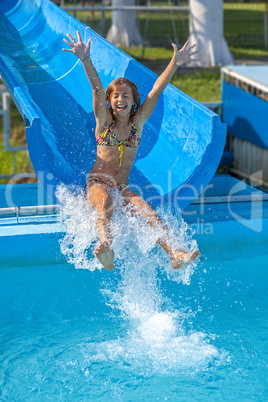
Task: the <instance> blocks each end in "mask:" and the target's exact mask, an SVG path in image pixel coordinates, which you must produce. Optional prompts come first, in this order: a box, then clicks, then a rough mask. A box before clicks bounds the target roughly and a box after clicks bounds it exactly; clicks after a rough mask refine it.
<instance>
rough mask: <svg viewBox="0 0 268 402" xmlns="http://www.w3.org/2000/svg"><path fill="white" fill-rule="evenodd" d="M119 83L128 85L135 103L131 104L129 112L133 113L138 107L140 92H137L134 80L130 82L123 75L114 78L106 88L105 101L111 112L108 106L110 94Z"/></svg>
mask: <svg viewBox="0 0 268 402" xmlns="http://www.w3.org/2000/svg"><path fill="white" fill-rule="evenodd" d="M120 85H127V86H128V87H130V88H131V92H132V95H133V99H134V103H135V104H134V105H133V106H132V109H131V112H130V114H131V115H133V114H134V113H135V112H136V110H137V109H138V107H139V106H140V94H139V92H138V88H137V85H136V84H135V82H132V81H130V80H128V79H127V78H124V77H121V78H116V79H115V80H113V81H112V82H111V83H110V84H109V85H108V87H107V88H106V91H105V98H106V101H107V102H108V106H109V109H110V111H111V113H112V112H113V111H112V109H111V106H110V96H111V94H112V93H113V92H114V91H115V89H116V88H117V87H119V86H120Z"/></svg>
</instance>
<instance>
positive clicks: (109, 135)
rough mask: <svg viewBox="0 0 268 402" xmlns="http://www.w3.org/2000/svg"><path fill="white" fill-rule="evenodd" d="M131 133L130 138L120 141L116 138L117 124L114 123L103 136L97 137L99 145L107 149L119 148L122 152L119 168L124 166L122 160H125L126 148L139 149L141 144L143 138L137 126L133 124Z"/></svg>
mask: <svg viewBox="0 0 268 402" xmlns="http://www.w3.org/2000/svg"><path fill="white" fill-rule="evenodd" d="M131 124H132V125H131V132H130V134H129V136H128V138H127V139H126V140H124V141H119V140H118V138H117V137H116V134H115V131H114V128H115V122H114V121H113V122H112V123H111V124H110V126H109V127H108V128H107V129H106V130H105V131H104V132H103V133H101V134H99V135H98V136H97V137H96V143H97V145H102V146H106V147H114V146H117V147H118V151H119V152H120V154H119V166H121V164H122V159H123V153H124V151H125V147H128V148H138V147H139V145H140V142H141V137H140V135H139V134H138V133H137V127H136V126H135V124H134V123H133V122H132V123H131Z"/></svg>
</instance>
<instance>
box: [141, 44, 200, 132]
mask: <svg viewBox="0 0 268 402" xmlns="http://www.w3.org/2000/svg"><path fill="white" fill-rule="evenodd" d="M188 44H189V42H188V41H187V42H186V43H185V44H184V46H183V47H182V48H181V50H178V48H177V46H176V45H175V44H174V43H172V46H173V49H174V54H173V57H172V59H171V61H170V63H169V65H168V66H167V68H166V69H165V71H164V72H163V73H162V74H161V75H160V76H159V77H158V78H157V80H156V81H155V83H154V86H153V89H152V90H151V91H150V92H149V94H148V95H147V97H146V99H145V101H144V103H143V104H142V105H141V106H140V107H139V108H138V110H137V112H136V116H135V118H136V119H137V121H139V124H140V125H143V124H144V123H145V121H146V120H147V119H149V117H150V116H151V114H152V113H153V111H154V109H155V107H156V104H157V101H158V99H159V96H160V95H161V93H162V92H163V90H164V89H165V88H166V86H167V85H168V83H169V82H170V80H171V78H172V77H173V75H174V73H175V72H176V70H177V68H178V67H179V66H181V65H182V64H184V63H187V62H188V61H193V60H194V61H195V60H196V59H192V56H193V55H194V54H197V53H199V52H198V51H193V50H192V49H193V48H194V47H195V46H196V45H193V46H191V47H190V48H189V49H187V46H188Z"/></svg>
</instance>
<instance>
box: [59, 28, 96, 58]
mask: <svg viewBox="0 0 268 402" xmlns="http://www.w3.org/2000/svg"><path fill="white" fill-rule="evenodd" d="M67 36H68V38H69V39H70V41H71V42H69V41H68V40H67V39H65V38H64V39H63V40H64V42H65V43H67V45H69V46H71V48H72V49H62V50H64V51H65V52H71V53H73V54H75V55H76V56H77V57H78V58H79V59H80V60H81V61H85V60H86V59H89V51H90V44H91V40H92V38H90V39H89V40H88V41H87V44H86V45H84V43H83V42H82V39H81V35H80V32H79V31H77V38H78V42H76V41H75V40H74V38H72V37H71V35H70V34H67Z"/></svg>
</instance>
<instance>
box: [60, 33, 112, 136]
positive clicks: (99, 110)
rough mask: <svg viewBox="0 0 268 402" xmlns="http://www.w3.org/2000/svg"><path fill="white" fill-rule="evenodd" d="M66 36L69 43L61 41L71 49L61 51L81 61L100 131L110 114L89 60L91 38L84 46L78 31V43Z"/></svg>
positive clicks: (95, 72) (99, 82)
mask: <svg viewBox="0 0 268 402" xmlns="http://www.w3.org/2000/svg"><path fill="white" fill-rule="evenodd" d="M67 36H68V38H69V40H70V41H68V40H67V39H65V38H64V39H63V40H64V42H65V43H67V44H68V45H69V46H70V47H71V48H72V49H62V50H64V51H65V52H71V53H73V54H75V55H76V56H77V57H78V58H79V59H80V60H81V61H82V63H83V66H84V69H85V72H86V75H87V78H88V80H89V82H90V84H91V86H92V90H93V110H94V114H95V118H96V123H97V128H98V127H99V128H100V129H102V127H103V126H105V125H106V121H107V119H109V117H110V115H111V113H110V111H109V109H108V107H107V105H106V99H105V93H104V89H103V86H102V83H101V80H100V77H99V75H98V73H97V71H96V69H95V67H94V66H93V64H92V61H91V59H90V45H91V41H92V38H90V39H89V40H88V41H87V44H86V45H85V44H84V43H83V42H82V39H81V35H80V32H79V31H77V38H78V41H76V40H75V39H74V38H73V37H72V36H71V35H70V34H67Z"/></svg>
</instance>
